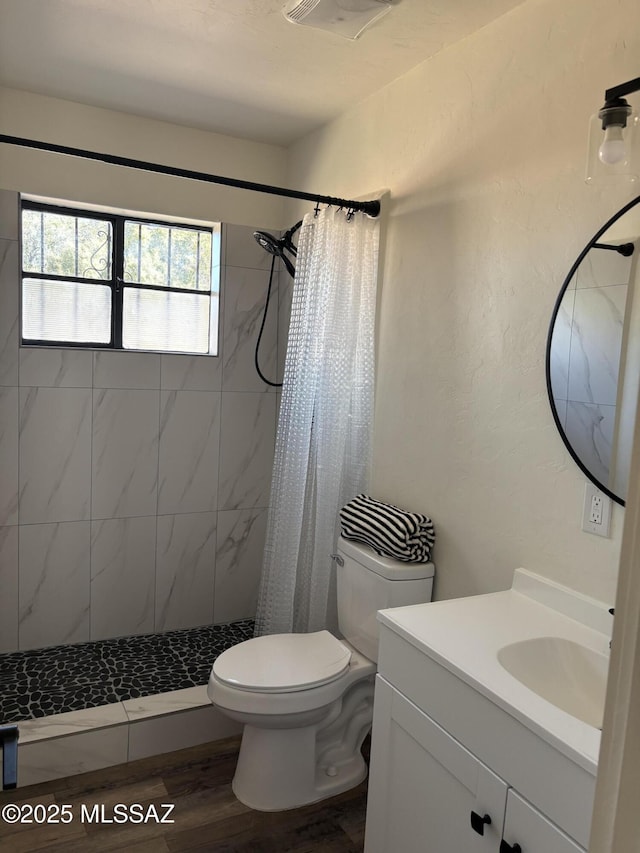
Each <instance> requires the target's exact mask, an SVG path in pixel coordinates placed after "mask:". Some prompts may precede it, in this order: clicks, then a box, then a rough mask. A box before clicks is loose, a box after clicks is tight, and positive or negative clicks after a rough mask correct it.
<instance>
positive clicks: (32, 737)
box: [0, 620, 253, 788]
mask: <svg viewBox="0 0 640 853" xmlns="http://www.w3.org/2000/svg"><path fill="white" fill-rule="evenodd" d="M251 636H253V622H252V621H251V620H242V621H239V622H233V623H229V624H227V625H213V626H204V627H201V628H189V629H185V630H179V631H169V632H166V633H163V634H146V635H141V636H137V637H124V638H119V639H115V640H98V641H93V642H88V643H79V644H76V645H72V646H56V647H52V648H48V649H35V650H29V651H22V652H12V653H9V654H3V655H0V723H14V722H15V723H17V724H18V726H19V730H20V738H19V742H18V787H21V788H22V787H24V786H26V785H31V784H36V783H39V782H45V781H48V780H50V779H58V778H62V777H64V776H70V775H75V774H77V773H84V772H87V771H91V770H98V769H101V768H103V767H109V766H111V765H113V764H122V763H125V762H127V761H135V760H137V759H138V758H146V757H148V756H151V755H159V754H160V753H164V752H171V751H173V750H177V749H183V748H186V747H188V746H195V745H197V744H200V743H206V742H209V741H213V740H219V739H221V738H225V737H229V736H230V735H234V734H238V733H239V731H240V728H241V727H240V726H239V725H238V724H237V723H234V722H233V721H231V720H229V719H228V718H225V717H224V715H223V714H221V713H220V712H219V711H218V710H217V709H216V708H214V707H213V706H212V705H211V703H210V701H209V698H208V696H207V693H206V684H207V681H208V678H209V672H210V670H211V666H212V664H213V661H214V660H215V658H216V657H217V656H218V655H219V654H221V653H222V652H223V651H224V650H225V649H227V648H229V647H230V646H232V645H235V644H236V643H239V642H241V641H242V640H246V639H249V638H250V637H251Z"/></svg>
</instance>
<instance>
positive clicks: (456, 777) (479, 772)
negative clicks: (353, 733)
mask: <svg viewBox="0 0 640 853" xmlns="http://www.w3.org/2000/svg"><path fill="white" fill-rule="evenodd" d="M375 701H376V710H375V718H374V728H373V734H372V745H373V747H372V754H371V773H370V776H369V799H368V804H367V833H366V843H365V853H463V851H469V853H490V852H491V853H497V851H498V848H499V846H500V840H501V838H502V822H503V818H504V812H505V804H506V800H507V785H506V784H505V783H504V782H503V781H502V779H500V778H498V776H496V775H495V774H494V773H492V772H491V771H490V770H489V769H488V768H487V767H485V766H484V764H482V762H480V761H478V759H477V758H475V756H473V755H472V754H471V753H470V752H469V750H467V749H465V748H464V747H463V746H461V745H460V744H459V743H458V742H457V741H456V740H454V739H453V738H452V737H451V736H450V735H448V734H447V733H446V732H445V731H444V729H443V728H442V727H441V726H439V725H437V723H434V722H433V720H432V719H431V718H430V717H428V716H427V715H426V714H424V713H423V712H422V711H420V710H419V709H418V708H416V706H415V705H414V704H413V703H412V702H409V700H408V699H406V698H405V697H404V696H403V695H402V694H401V693H399V692H398V691H397V690H394V688H393V687H391V685H390V684H388V683H387V682H386V681H385V680H384V679H383V678H381V677H380V676H378V678H377V682H376V699H375ZM472 812H473V813H474V814H476V815H477V816H478V819H479V820H480V821H482V819H483V818H484V817H485V815H489V816H490V820H491V823H490V824H486V823H484V822H481V823H480V826H479V829H480V830H481V831H482V835H480V834H479V832H475V831H474V830H473V829H472V827H471V813H472Z"/></svg>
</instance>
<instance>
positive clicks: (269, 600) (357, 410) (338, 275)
mask: <svg viewBox="0 0 640 853" xmlns="http://www.w3.org/2000/svg"><path fill="white" fill-rule="evenodd" d="M378 242H379V223H378V220H377V219H370V218H369V217H367V216H366V215H365V214H362V213H356V214H354V215H353V216H351V217H349V218H348V217H347V215H346V214H345V211H344V210H338V209H335V208H327V209H326V210H323V211H322V212H321V213H319V214H318V215H317V216H316V215H314V214H313V213H310V214H307V216H305V218H304V222H303V225H302V228H301V230H300V234H299V240H298V258H297V267H296V276H295V282H294V288H293V303H292V308H291V320H290V324H289V339H288V344H287V356H286V362H285V370H284V380H283V386H282V401H281V404H280V417H279V421H278V432H277V437H276V449H275V459H274V465H273V478H272V483H271V508H270V511H269V522H268V527H267V538H266V544H265V551H264V562H263V567H262V582H261V586H260V595H259V602H258V613H257V618H256V633H257V634H273V633H287V632H291V631H297V632H307V631H317V630H320V629H322V628H327V629H329V630H332V631H335V630H336V629H337V611H336V603H335V568H334V566H335V564H334V563H333V561H332V560H331V556H330V555H331V554H332V553H334V551H335V546H336V539H337V535H338V532H339V524H338V512H339V510H340V507H341V506H342V505H343V504H344V503H346V501H348V500H350V499H351V498H352V497H354V496H355V495H356V494H358V493H359V492H362V491H366V489H367V487H368V479H369V469H370V457H371V435H372V425H373V393H374V328H375V309H376V286H377V275H378Z"/></svg>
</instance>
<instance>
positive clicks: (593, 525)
mask: <svg viewBox="0 0 640 853" xmlns="http://www.w3.org/2000/svg"><path fill="white" fill-rule="evenodd" d="M610 521H611V499H610V498H608V497H607V496H606V495H605V494H604V493H603V492H601V491H600V489H597V488H596V487H595V486H594V485H593V484H592V483H586V484H585V487H584V507H583V510H582V529H583V530H584V531H585V533H595V535H596V536H605V537H608V536H609V525H610Z"/></svg>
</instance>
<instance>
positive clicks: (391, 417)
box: [288, 0, 640, 600]
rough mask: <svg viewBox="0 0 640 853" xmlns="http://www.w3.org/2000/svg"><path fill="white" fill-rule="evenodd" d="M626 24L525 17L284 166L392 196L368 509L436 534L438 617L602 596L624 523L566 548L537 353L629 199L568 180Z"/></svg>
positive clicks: (623, 65) (569, 478)
mask: <svg viewBox="0 0 640 853" xmlns="http://www.w3.org/2000/svg"><path fill="white" fill-rule="evenodd" d="M632 23H633V25H632ZM637 24H638V6H637V3H636V2H635V0H614V2H613V3H611V2H604V0H565V2H563V3H561V4H558V3H555V2H553V0H529V2H525V3H523V4H522V5H520V6H518V7H517V8H516V9H514V10H513V11H512V12H510V13H508V14H507V15H505V16H504V17H502V18H500V19H498V20H497V21H494V22H493V23H492V24H490V25H488V26H487V27H485V28H484V29H482V30H480V31H479V32H478V33H476V34H474V35H472V36H470V37H469V38H467V39H465V40H464V41H463V42H460V43H459V44H457V45H454V46H453V47H451V48H449V49H447V50H445V51H443V52H442V53H440V54H439V55H437V56H435V57H434V58H433V59H431V60H428V61H427V62H425V63H424V64H422V65H421V66H419V67H418V68H416V69H414V70H413V71H412V72H410V73H408V74H406V75H405V76H404V77H402V78H400V79H399V80H396V81H395V82H393V83H391V84H390V85H389V86H387V87H386V88H385V89H383V90H381V91H380V92H378V93H376V94H375V95H374V96H372V97H370V98H369V99H367V100H365V101H363V102H362V103H361V104H360V105H358V106H357V107H356V108H354V109H353V110H351V111H350V112H348V113H346V114H345V115H344V116H342V117H341V118H340V119H338V120H337V121H335V122H334V123H332V124H330V125H327V126H326V127H325V128H323V129H322V130H321V131H319V132H317V133H315V134H313V135H311V136H309V137H308V138H306V139H305V140H302V141H301V142H300V143H298V144H297V145H296V146H294V147H293V149H292V150H291V156H290V169H289V178H288V181H289V183H290V184H295V185H299V186H302V187H306V188H308V189H314V188H316V187H320V186H327V185H331V186H334V187H339V188H340V192H341V193H342V194H343V195H345V196H347V197H367V196H369V195H371V193H372V192H374V191H376V190H379V189H382V188H388V189H389V190H390V191H391V196H392V198H391V202H390V204H389V205H388V208H387V214H388V221H387V239H386V252H385V259H384V273H383V282H382V290H381V295H380V311H379V332H378V334H379V348H378V381H377V409H376V420H375V456H374V472H373V481H374V491H375V493H376V494H377V495H378V496H379V497H381V498H384V499H387V500H391V501H394V502H397V503H399V504H400V505H404V506H407V507H409V508H413V509H416V510H420V511H424V512H426V513H428V514H429V515H431V516H432V517H433V519H434V521H435V523H436V529H437V542H436V551H435V561H436V566H437V582H436V591H435V592H436V596H437V597H439V598H443V597H445V598H446V597H451V596H457V595H465V594H472V593H478V592H488V591H491V590H495V589H500V588H505V587H507V586H509V585H510V582H511V576H512V573H513V570H514V568H516V567H517V566H525V567H526V568H528V569H530V570H532V571H535V572H539V573H541V574H543V575H546V576H549V577H551V578H553V579H556V580H558V581H559V582H561V583H565V584H568V585H570V586H572V587H576V588H579V589H581V590H583V591H584V592H585V593H587V594H590V595H594V596H596V597H599V598H603V599H605V600H610V599H611V598H612V597H613V594H614V590H615V581H616V573H617V563H618V554H619V545H620V535H621V527H622V522H623V515H624V513H623V511H622V510H621V509H619V508H616V509H615V510H614V513H613V523H612V537H611V539H601V538H598V537H594V536H592V535H588V534H586V533H583V532H581V530H580V522H581V513H582V500H583V488H584V480H583V478H582V475H581V473H580V471H579V470H578V468H577V467H576V466H575V464H574V463H573V461H572V459H571V458H570V456H569V455H568V453H567V452H566V450H565V448H564V446H563V444H562V442H561V440H560V438H559V436H558V434H557V432H556V428H555V425H554V423H553V420H552V416H551V412H550V408H549V404H548V401H547V395H546V388H545V376H544V353H545V342H546V334H547V326H548V322H549V319H550V316H551V311H552V308H553V304H554V301H555V298H556V295H557V292H558V290H559V288H560V285H561V284H562V281H563V279H564V276H565V274H566V272H567V271H568V269H569V267H570V265H571V263H572V262H573V260H574V259H575V257H576V256H577V255H578V253H579V252H580V250H581V249H582V247H583V246H584V244H585V243H586V242H587V240H589V239H590V238H591V236H592V235H593V234H594V233H595V231H596V230H597V228H598V227H599V226H600V224H602V223H603V222H604V221H605V219H607V218H608V217H609V216H610V215H611V214H612V213H613V212H614V211H615V210H617V209H618V207H620V206H621V205H622V203H623V202H626V201H627V200H628V199H630V198H631V197H632V196H633V195H634V194H635V193H634V192H633V190H632V189H631V188H630V187H628V186H627V187H621V188H614V189H610V190H607V191H603V190H597V189H594V188H591V187H587V186H586V185H585V184H584V182H583V174H584V161H585V153H586V139H587V126H588V119H589V116H590V114H591V113H592V112H595V111H596V110H597V109H598V108H599V107H600V105H601V101H602V96H603V92H604V89H605V88H607V87H609V86H613V85H615V84H616V83H619V82H622V81H624V80H628V79H631V78H632V77H635V76H637V74H638V65H637V57H638V55H639V50H640V28H639V27H638V26H637ZM635 100H637V97H636V98H635ZM292 219H293V217H292Z"/></svg>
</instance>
